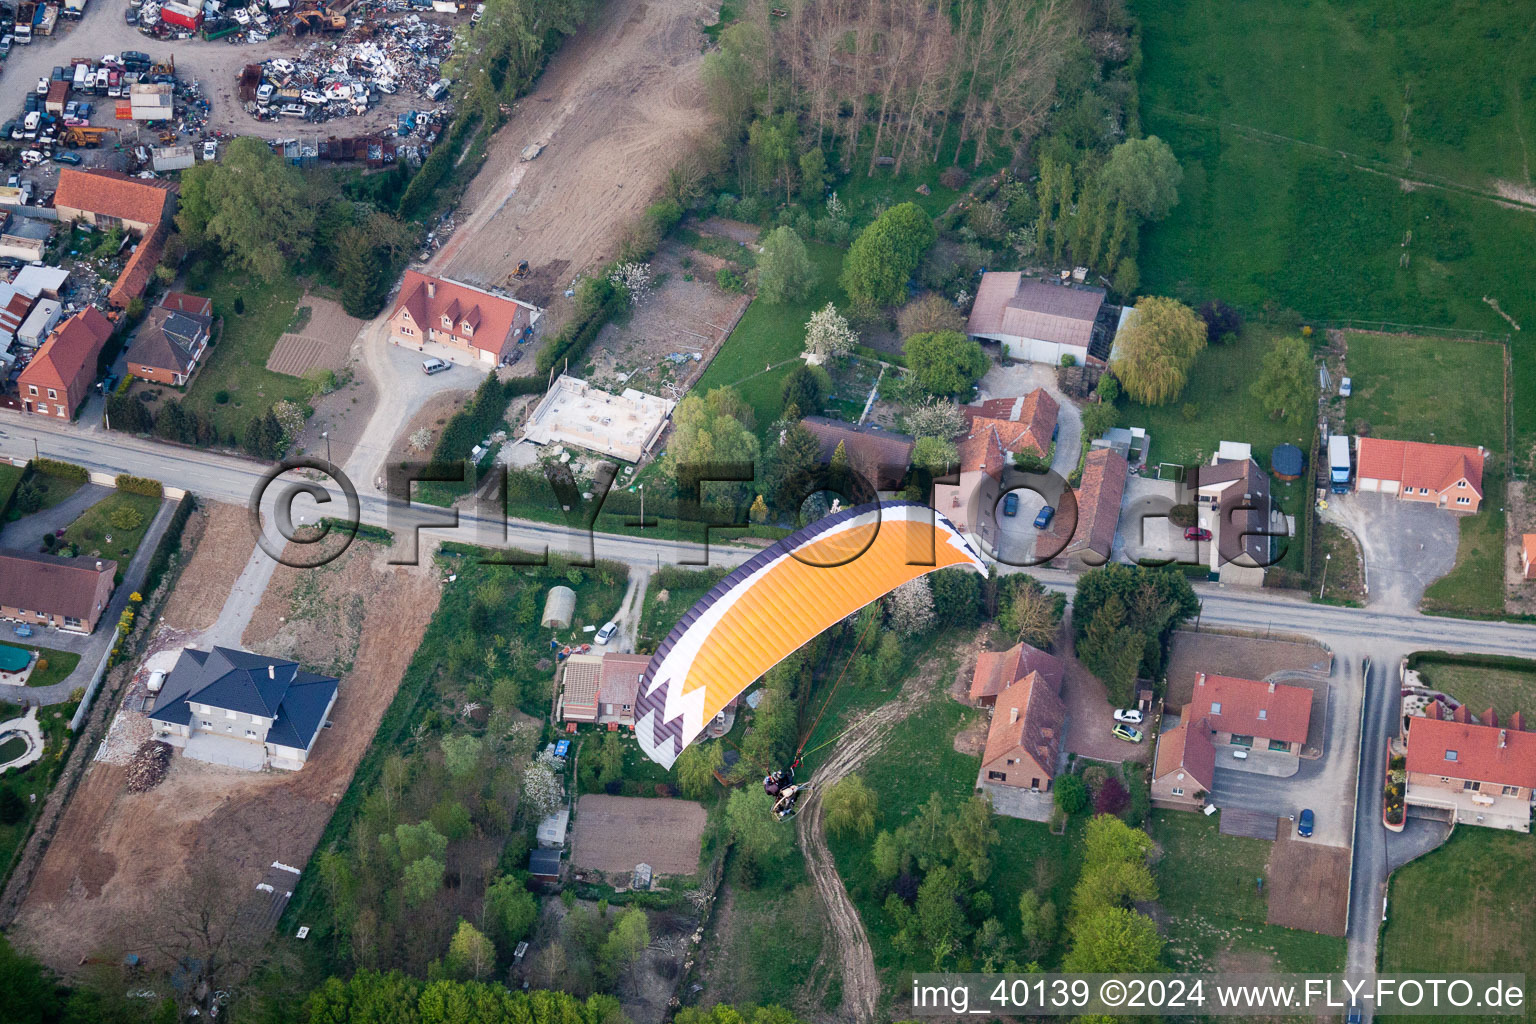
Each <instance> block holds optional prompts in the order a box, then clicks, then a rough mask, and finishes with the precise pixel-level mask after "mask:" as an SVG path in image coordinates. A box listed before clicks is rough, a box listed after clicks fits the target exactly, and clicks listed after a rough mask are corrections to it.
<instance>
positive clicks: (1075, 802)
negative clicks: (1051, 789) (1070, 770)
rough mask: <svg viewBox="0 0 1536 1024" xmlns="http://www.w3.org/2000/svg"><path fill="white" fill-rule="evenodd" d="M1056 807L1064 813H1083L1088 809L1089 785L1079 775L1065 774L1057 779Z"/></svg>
mask: <svg viewBox="0 0 1536 1024" xmlns="http://www.w3.org/2000/svg"><path fill="white" fill-rule="evenodd" d="M1055 792H1056V797H1055V800H1056V808H1057V810H1059V811H1061V813H1062V814H1066V815H1073V814H1081V813H1082V812H1083V811H1085V810H1087V809H1088V787H1087V786H1085V785H1083V780H1082V778H1081V777H1080V776H1077V775H1063V776H1062V777H1061V778H1059V779H1057V780H1056V790H1055Z"/></svg>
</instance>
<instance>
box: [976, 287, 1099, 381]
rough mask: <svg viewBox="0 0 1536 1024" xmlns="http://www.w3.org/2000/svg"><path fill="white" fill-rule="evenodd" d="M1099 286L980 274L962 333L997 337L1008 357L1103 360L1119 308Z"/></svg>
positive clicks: (1082, 362)
mask: <svg viewBox="0 0 1536 1024" xmlns="http://www.w3.org/2000/svg"><path fill="white" fill-rule="evenodd" d="M1104 296H1105V292H1104V289H1102V288H1085V287H1081V286H1077V285H1069V284H1057V283H1055V282H1053V281H1039V280H1034V279H1030V278H1026V277H1024V275H1023V274H1020V273H1017V272H1014V273H1000V272H993V273H989V274H983V275H982V276H981V284H980V285H979V286H978V287H977V289H976V300H975V301H974V302H973V303H972V304H971V317H970V321H969V323H968V324H967V325H966V333H967V334H969V335H971V337H973V338H980V339H984V340H986V341H996V342H1000V343H1001V344H1002V346H1003V352H1004V354H1005V355H1007V356H1008V357H1009V358H1010V359H1019V360H1025V361H1029V362H1035V363H1049V364H1050V365H1052V366H1060V365H1061V361H1062V357H1063V356H1071V357H1072V359H1073V360H1074V361H1075V362H1076V363H1077V364H1078V365H1079V366H1086V365H1089V364H1092V365H1096V366H1103V365H1105V364H1106V363H1107V362H1108V361H1109V355H1110V352H1111V350H1112V349H1113V347H1114V343H1115V332H1116V330H1118V327H1119V324H1120V320H1121V311H1120V309H1119V308H1118V307H1115V306H1111V305H1109V304H1108V303H1106V302H1105V301H1104Z"/></svg>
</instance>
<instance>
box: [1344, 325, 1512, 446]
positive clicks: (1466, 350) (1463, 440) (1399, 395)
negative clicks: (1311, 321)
mask: <svg viewBox="0 0 1536 1024" xmlns="http://www.w3.org/2000/svg"><path fill="white" fill-rule="evenodd" d="M1345 340H1346V342H1347V343H1348V346H1349V356H1348V359H1347V364H1348V366H1349V376H1350V383H1351V385H1352V390H1353V394H1351V395H1350V397H1349V398H1348V399H1346V400H1345V403H1344V412H1345V422H1346V423H1347V424H1348V427H1349V429H1350V430H1352V431H1353V430H1354V429H1355V428H1356V426H1357V424H1360V423H1362V422H1363V423H1366V424H1369V425H1370V433H1371V434H1372V435H1374V436H1376V437H1390V438H1393V439H1395V440H1399V441H1427V442H1430V443H1438V444H1460V445H1468V446H1472V447H1476V446H1477V445H1482V446H1483V447H1484V448H1487V449H1488V450H1489V451H1495V452H1501V451H1503V450H1504V402H1503V396H1504V349H1503V346H1501V345H1497V344H1493V343H1487V342H1468V341H1446V340H1444V339H1440V338H1419V337H1412V336H1407V335H1384V334H1362V333H1360V332H1358V331H1351V332H1348V333H1347V334H1346V335H1345ZM1449 382H1454V386H1447V384H1448V383H1449ZM1426 396H1433V400H1431V401H1426V400H1425V398H1426Z"/></svg>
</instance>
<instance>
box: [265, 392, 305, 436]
mask: <svg viewBox="0 0 1536 1024" xmlns="http://www.w3.org/2000/svg"><path fill="white" fill-rule="evenodd" d="M272 415H273V416H276V417H277V425H278V426H280V427H282V428H283V446H284V447H287V446H288V445H290V444H292V443H293V439H294V438H296V437H298V436H299V432H300V431H301V430H303V429H304V410H303V408H302V407H300V406H299V405H298V403H296V402H290V401H288V400H287V399H284V400H283V401H281V402H278V403H277V404H276V405H274V406H273V407H272Z"/></svg>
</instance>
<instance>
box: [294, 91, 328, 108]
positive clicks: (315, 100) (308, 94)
mask: <svg viewBox="0 0 1536 1024" xmlns="http://www.w3.org/2000/svg"><path fill="white" fill-rule="evenodd" d="M299 99H301V100H303V101H304V102H305V103H309V104H313V105H314V106H317V107H319V106H324V105H325V97H324V96H323V95H321V94H320V93H318V92H315V90H313V89H305V90H304V92H303V94H302V95H301V96H300V97H299Z"/></svg>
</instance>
